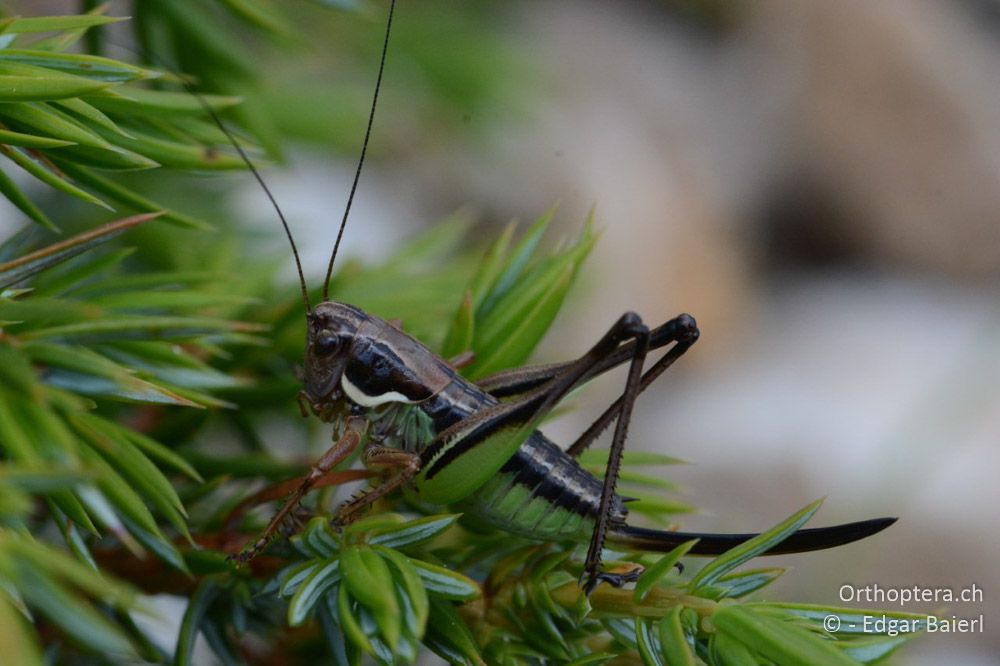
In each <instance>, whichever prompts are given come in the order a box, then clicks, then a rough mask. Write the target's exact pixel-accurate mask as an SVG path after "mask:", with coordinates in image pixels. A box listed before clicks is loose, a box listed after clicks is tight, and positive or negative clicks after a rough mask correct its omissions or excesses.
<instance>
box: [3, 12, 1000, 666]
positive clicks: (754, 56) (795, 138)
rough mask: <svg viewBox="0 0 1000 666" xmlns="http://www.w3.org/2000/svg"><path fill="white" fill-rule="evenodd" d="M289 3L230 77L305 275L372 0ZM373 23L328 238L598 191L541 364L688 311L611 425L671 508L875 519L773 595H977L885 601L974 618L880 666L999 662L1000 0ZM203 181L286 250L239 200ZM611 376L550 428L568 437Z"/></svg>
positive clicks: (576, 222)
mask: <svg viewBox="0 0 1000 666" xmlns="http://www.w3.org/2000/svg"><path fill="white" fill-rule="evenodd" d="M8 4H13V5H15V6H18V5H20V6H21V7H22V8H26V7H27V6H28V5H30V10H28V9H25V10H24V11H25V13H36V12H37V13H40V14H41V13H55V12H58V11H59V10H60V8H63V10H64V11H68V10H69V9H67V8H70V9H75V8H76V6H77V3H69V2H54V1H53V2H48V1H46V2H31V3H8ZM344 4H345V5H350V4H352V3H344ZM111 5H112V8H113V9H112V12H111V13H112V14H117V15H129V13H130V11H132V10H133V9H134V8H133V3H128V2H115V3H111ZM288 5H289V7H288V11H289V13H290V14H292V15H293V16H294V17H295V18H298V19H301V21H300V22H299V23H297V25H298V26H300V27H302V29H304V30H306V36H307V38H306V40H305V43H304V44H298V45H296V46H295V47H294V48H292V49H287V48H275V47H274V45H270V44H268V45H262V44H259V43H255V42H252V41H251V42H250V43H249V45H248V47H247V48H249V49H254V50H256V52H257V53H258V54H259V60H258V61H257V62H258V66H259V68H260V70H259V71H257V72H255V74H256V76H257V80H256V83H255V86H254V87H252V88H251V87H248V88H246V89H240V88H239V85H238V84H239V81H234V82H230V89H229V90H228V91H227V92H231V93H235V94H240V95H242V96H244V97H245V99H246V106H248V107H249V108H250V109H251V110H252V113H253V114H256V115H258V116H259V118H258V120H259V121H260V122H262V123H264V124H266V125H268V126H269V127H271V128H272V130H273V131H272V133H271V134H269V135H268V136H270V137H271V139H272V141H271V143H272V145H271V146H269V148H271V150H272V151H273V153H274V155H275V161H277V157H278V156H279V155H280V156H281V157H282V158H283V161H284V162H285V163H286V165H285V166H280V167H278V166H275V167H272V168H269V169H268V170H267V172H266V174H265V176H266V178H267V180H268V182H269V184H270V185H271V187H272V188H273V189H274V191H275V195H276V197H277V199H278V201H279V202H281V203H282V205H283V207H284V209H285V211H286V213H287V214H288V215H289V217H290V218H291V221H292V224H293V226H294V228H295V230H296V235H297V237H298V238H300V239H302V240H300V243H302V244H304V245H305V250H306V252H305V257H304V259H305V263H306V266H307V272H308V273H309V274H310V275H312V276H314V277H318V276H320V275H322V271H323V269H324V268H325V261H326V257H327V253H328V250H329V247H330V245H331V243H332V240H333V236H334V230H335V223H336V222H338V221H339V218H340V214H341V211H342V207H343V204H344V199H345V197H346V192H347V189H348V186H349V179H350V176H351V175H352V174H353V168H354V160H355V159H356V155H357V151H358V148H359V145H360V139H361V135H362V131H363V121H364V115H365V113H366V105H367V103H368V95H369V90H370V86H371V83H372V80H373V77H374V72H375V67H376V64H377V60H376V59H377V49H378V47H379V42H378V40H379V35H380V33H381V31H382V30H383V24H382V20H383V16H384V6H383V5H382V4H377V3H372V4H370V5H366V6H365V7H364V8H363V10H362V11H361V12H360V14H358V13H348V14H340V13H337V12H334V13H330V12H324V11H322V10H320V9H318V8H315V7H311V6H309V4H308V3H301V4H300V3H288ZM397 18H398V21H397V26H396V27H395V28H394V30H395V32H394V36H393V42H392V44H391V46H390V53H389V61H388V69H387V74H386V81H385V88H384V91H383V98H382V103H381V106H380V108H379V110H378V115H377V120H376V126H375V133H374V137H373V141H374V145H373V147H372V153H371V161H370V162H369V164H368V166H367V167H366V172H365V174H364V176H363V178H362V184H361V187H360V190H359V194H358V199H357V200H356V202H355V209H354V213H353V216H354V217H353V222H352V225H351V227H350V228H349V230H348V232H347V235H346V237H345V247H344V250H343V251H344V252H347V253H351V254H354V255H356V256H360V257H363V258H366V259H369V260H378V258H379V257H381V256H384V255H385V254H386V253H388V252H389V251H391V248H393V247H396V246H398V245H399V243H400V242H401V240H402V239H404V238H405V237H407V236H408V235H410V234H412V233H413V232H414V231H416V230H417V229H419V228H421V227H424V226H427V225H430V224H432V223H433V222H435V221H437V220H439V219H441V218H443V217H445V216H446V215H448V214H450V213H452V212H454V211H455V210H456V209H459V208H466V209H468V210H469V211H471V213H472V215H473V216H474V217H475V219H476V220H478V224H480V225H482V226H481V227H478V228H477V233H476V235H477V236H481V237H486V236H490V235H492V234H495V233H496V232H497V231H498V230H499V229H500V228H501V225H503V224H505V223H506V222H507V221H509V220H510V219H513V218H519V219H521V220H525V221H530V220H532V219H534V218H535V217H537V216H538V215H540V214H541V213H542V212H543V211H545V210H546V209H548V208H549V207H551V206H552V205H554V204H557V203H558V206H559V208H558V213H557V216H556V218H557V222H558V223H559V225H560V230H559V231H560V233H562V234H564V235H575V234H576V232H577V230H578V229H579V228H580V226H581V225H582V223H583V220H584V219H585V217H586V215H587V213H588V211H590V210H591V209H592V208H593V209H594V210H595V211H596V220H597V223H598V227H599V228H600V229H602V230H603V235H602V237H601V239H600V241H599V243H598V245H597V247H596V249H595V251H594V253H593V255H592V257H591V258H590V260H589V261H588V263H587V264H586V269H585V274H584V275H583V277H582V279H581V283H580V284H579V285H578V287H577V288H576V289H575V290H574V292H573V294H572V298H571V302H570V303H569V305H568V306H567V308H566V311H565V316H563V317H561V319H560V320H559V321H558V322H557V323H556V326H555V328H554V330H553V332H552V333H551V334H550V336H549V337H548V338H547V339H546V341H545V343H544V344H543V348H542V350H541V352H540V353H539V354H538V360H540V361H553V360H560V359H565V358H567V357H571V356H575V355H577V354H578V353H581V352H582V351H584V350H585V349H586V348H587V347H588V346H589V345H590V344H591V343H592V342H593V341H594V340H595V339H596V338H597V337H598V336H599V335H600V334H601V333H603V331H604V330H605V329H606V327H607V326H608V325H610V323H611V322H612V321H613V320H614V319H615V318H616V317H617V316H618V315H619V314H621V312H623V311H624V310H626V309H630V310H635V311H636V312H638V313H640V314H641V315H642V316H643V318H644V319H645V320H646V322H647V323H650V324H658V323H660V322H662V321H665V320H666V319H668V318H670V317H672V316H674V315H676V314H678V313H680V312H689V313H691V314H692V315H694V316H695V317H696V318H697V319H698V322H699V325H700V327H701V330H702V339H701V341H700V342H699V343H698V344H697V345H696V346H695V347H694V348H693V350H692V351H691V352H690V353H689V354H688V356H686V357H685V358H684V359H683V361H681V362H680V363H679V364H678V365H677V366H676V367H675V369H673V370H671V372H670V373H669V374H668V375H665V376H664V378H663V379H661V380H660V381H659V382H658V385H656V386H654V387H653V388H652V389H650V390H649V391H648V392H647V394H644V396H643V398H642V400H641V401H640V404H639V406H638V408H637V412H636V414H635V417H634V421H633V425H632V429H631V433H630V446H631V447H634V448H636V449H646V450H655V451H661V452H664V453H669V454H672V455H676V456H678V457H680V458H683V459H685V460H687V461H690V463H691V464H690V465H686V466H680V467H675V468H672V469H670V470H669V473H670V475H671V478H673V479H674V480H676V481H677V482H678V483H679V484H681V485H682V487H683V490H682V494H681V499H683V500H684V501H688V502H690V503H692V504H694V505H696V506H698V507H700V508H701V509H702V511H701V512H700V513H698V514H695V515H692V516H688V517H686V518H685V520H684V526H685V527H686V528H690V529H696V530H709V531H747V530H759V529H763V528H767V527H769V526H771V525H772V524H774V523H775V522H777V521H778V520H780V519H782V518H784V517H786V516H787V515H789V514H791V513H792V512H793V511H795V510H797V509H799V508H801V507H802V506H804V505H805V504H807V503H808V502H810V501H811V500H813V499H816V498H818V497H824V496H825V497H826V498H827V500H826V503H825V505H824V508H823V509H822V510H821V512H820V514H819V516H818V517H817V519H816V525H820V524H830V523H836V522H841V521H848V520H858V519H863V518H868V517H875V516H882V515H893V516H899V517H900V521H899V523H898V524H897V525H896V526H894V527H893V528H891V529H890V530H889V531H888V532H885V533H883V534H880V535H878V536H876V537H874V538H872V539H870V540H868V541H866V542H863V543H859V544H854V545H851V546H848V547H845V548H842V549H839V550H836V551H832V552H824V553H816V554H812V555H808V556H798V557H794V558H782V559H783V560H784V561H783V562H782V564H787V565H789V566H791V567H792V570H791V571H790V572H789V573H788V574H786V576H785V577H784V579H782V581H780V582H779V583H778V584H777V585H775V586H774V587H772V588H770V589H769V590H768V595H769V596H770V597H772V598H774V597H783V598H795V599H800V600H803V601H812V602H816V603H827V604H831V603H839V602H841V601H842V600H841V599H840V598H839V597H838V591H839V589H840V587H841V586H842V585H844V584H850V585H854V586H856V587H863V586H865V585H870V584H876V583H877V584H878V585H880V586H882V587H884V588H889V587H911V588H912V587H913V586H915V585H918V586H921V587H951V588H956V589H959V588H963V587H968V586H970V585H972V584H975V585H977V586H979V587H980V588H981V589H982V590H983V592H982V594H983V597H984V598H983V601H982V602H979V603H968V604H952V605H948V606H943V605H941V604H912V605H908V606H906V607H904V608H903V610H907V611H913V612H924V611H926V612H938V613H939V614H942V615H944V616H948V617H950V616H952V615H956V616H959V617H978V616H979V615H980V614H983V616H984V624H985V628H984V631H982V632H981V633H974V634H966V635H950V636H949V635H929V636H926V637H924V638H923V639H921V640H919V641H917V642H916V643H914V644H912V645H910V646H908V648H907V649H905V650H904V652H903V654H901V655H897V656H896V657H895V658H894V662H893V663H907V664H940V663H955V664H972V665H975V664H994V663H1000V659H998V658H997V657H996V656H995V654H996V653H998V652H1000V633H998V627H1000V570H998V569H997V567H996V566H995V561H994V560H995V557H996V556H997V554H998V553H1000V513H998V512H997V511H996V508H995V507H996V506H997V505H998V504H1000V490H998V488H1000V484H998V483H997V482H996V475H997V472H998V471H1000V451H998V447H997V443H998V439H1000V354H998V353H997V351H996V345H997V344H998V343H1000V300H998V296H1000V215H998V211H1000V2H997V1H996V0H956V1H954V2H950V3H942V2H932V1H930V0H907V1H903V0H900V1H891V2H877V3H875V2H865V1H862V0H852V1H847V2H839V3H829V2H821V1H820V0H808V1H802V0H754V1H753V2H737V1H732V0H677V1H676V2H665V1H664V2H654V1H652V0H650V1H646V2H639V1H631V0H630V1H628V2H615V3H611V2H596V1H593V2H588V1H576V0H574V1H567V0H560V1H556V0H533V1H530V2H528V1H521V2H511V1H507V2H486V1H480V2H473V3H461V5H460V4H459V3H450V2H443V1H441V2H438V1H428V2H421V3H413V2H407V1H406V0H402V1H401V2H400V5H399V8H398V16H397ZM118 55H120V54H118ZM306 139H308V140H306ZM226 183H227V184H228V185H229V186H232V187H235V188H237V189H238V190H239V194H237V195H233V202H234V204H235V206H236V210H237V211H238V215H236V217H237V218H239V219H240V224H241V225H245V226H243V227H241V228H244V229H253V230H255V231H254V233H255V236H257V237H260V238H266V239H267V240H266V243H265V244H264V245H263V246H262V247H263V248H265V249H263V250H261V252H262V253H263V254H262V256H264V257H267V258H268V261H271V260H273V261H277V262H284V261H285V256H286V253H287V250H286V249H285V247H284V246H283V245H282V243H283V240H282V238H281V237H280V236H279V235H278V227H277V221H276V219H275V218H274V216H273V215H272V214H270V213H269V212H268V211H267V210H266V208H265V206H264V199H263V195H262V193H261V192H260V190H259V189H258V188H256V187H255V186H254V185H253V183H252V181H250V179H249V178H248V177H246V176H233V177H227V179H226ZM213 187H218V186H216V185H213ZM0 215H2V216H3V218H4V220H3V224H4V225H10V226H13V225H14V224H15V223H16V224H20V223H21V219H20V218H19V217H18V215H17V214H16V212H15V211H14V210H13V209H12V208H11V207H9V206H6V205H4V206H3V208H2V210H0ZM289 263H290V262H289ZM288 275H289V277H290V276H291V275H292V273H291V268H290V267H289V269H288ZM404 325H405V322H404ZM622 381H623V380H622V377H621V376H615V377H612V378H609V379H605V380H603V381H601V382H598V383H597V384H596V385H595V386H594V387H592V388H591V389H590V390H588V391H586V392H584V393H583V394H581V395H580V396H579V397H577V398H576V400H575V402H574V407H575V408H574V410H573V411H572V412H570V413H568V414H566V415H565V416H564V417H562V418H561V419H560V420H559V421H558V422H556V423H553V424H551V426H550V427H549V428H547V432H548V433H549V434H550V435H552V436H554V437H556V438H557V439H558V440H559V441H564V442H568V441H571V440H572V438H573V436H574V434H575V433H578V432H579V431H580V430H581V429H582V428H583V427H585V426H586V425H587V424H589V420H590V419H591V418H593V416H595V415H596V414H597V413H599V412H600V411H601V409H602V408H603V406H605V405H606V404H607V403H608V401H610V400H611V399H613V398H614V396H615V395H616V393H617V392H618V391H620V390H621V382H622ZM844 572H850V573H849V574H845V573H844ZM845 575H849V576H850V578H848V579H845V578H844V576H845ZM847 605H850V604H847ZM855 605H860V606H867V607H879V606H880V605H879V604H874V603H862V604H855ZM884 607H885V608H895V609H897V610H898V606H896V607H894V606H892V605H890V604H885V605H884Z"/></svg>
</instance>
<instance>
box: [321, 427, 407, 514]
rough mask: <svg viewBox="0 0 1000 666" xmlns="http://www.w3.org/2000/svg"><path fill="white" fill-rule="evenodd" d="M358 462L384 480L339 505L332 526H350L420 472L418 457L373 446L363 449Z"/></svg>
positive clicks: (397, 450)
mask: <svg viewBox="0 0 1000 666" xmlns="http://www.w3.org/2000/svg"><path fill="white" fill-rule="evenodd" d="M362 461H363V462H364V465H365V467H366V468H367V469H370V470H372V471H382V472H383V473H385V474H386V475H388V478H386V479H385V480H384V481H383V482H382V483H380V484H379V485H377V486H375V487H374V488H369V489H367V490H364V491H362V492H361V493H359V494H358V495H356V496H354V497H353V498H351V499H350V500H348V501H347V502H345V503H344V504H342V505H341V506H340V508H339V509H337V515H336V516H335V517H334V519H333V524H334V525H337V526H343V525H347V524H349V523H352V522H354V521H355V520H357V518H358V515H359V514H360V512H361V510H362V509H364V508H365V507H367V506H370V505H371V504H373V503H374V502H376V501H377V500H379V499H381V498H382V497H385V496H386V495H388V494H389V493H391V492H392V491H393V490H395V489H396V488H399V487H400V486H401V485H403V484H404V483H406V482H407V481H409V480H410V479H412V478H413V477H414V476H416V474H417V472H419V471H420V456H418V455H416V454H413V453H407V452H406V451H400V450H399V449H393V448H390V447H388V446H382V445H381V444H378V443H375V442H370V443H369V444H368V445H367V446H365V450H364V453H363V454H362Z"/></svg>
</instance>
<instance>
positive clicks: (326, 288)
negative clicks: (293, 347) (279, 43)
mask: <svg viewBox="0 0 1000 666" xmlns="http://www.w3.org/2000/svg"><path fill="white" fill-rule="evenodd" d="M395 9H396V0H391V1H390V2H389V18H388V20H387V21H386V24H385V41H384V42H383V43H382V58H381V60H380V61H379V64H378V78H376V79H375V94H374V95H372V108H371V111H370V112H369V113H368V127H367V129H365V140H364V143H362V144H361V157H360V158H359V159H358V168H357V170H356V171H355V172H354V182H353V183H351V193H350V194H349V195H348V197H347V206H346V207H345V208H344V217H343V219H342V220H341V221H340V230H339V231H337V241H336V242H335V243H334V244H333V252H332V253H331V254H330V263H329V264H327V267H326V277H325V278H324V279H323V300H324V301H326V300H328V298H329V294H330V278H331V277H332V276H333V262H334V261H335V260H336V259H337V250H339V249H340V239H341V238H343V237H344V229H345V228H346V227H347V217H348V216H349V215H350V214H351V204H352V203H354V193H355V192H356V191H357V189H358V180H360V179H361V167H362V166H364V163H365V153H366V152H368V139H369V138H370V137H371V134H372V123H373V122H374V120H375V107H376V105H377V104H378V91H379V89H380V88H381V87H382V72H383V71H384V70H385V54H386V52H387V51H388V50H389V32H390V31H391V30H392V13H393V11H394V10H395Z"/></svg>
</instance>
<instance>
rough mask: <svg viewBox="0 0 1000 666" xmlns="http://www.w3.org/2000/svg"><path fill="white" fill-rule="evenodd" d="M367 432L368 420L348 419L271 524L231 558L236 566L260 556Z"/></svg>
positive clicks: (353, 417) (352, 417) (351, 417)
mask: <svg viewBox="0 0 1000 666" xmlns="http://www.w3.org/2000/svg"><path fill="white" fill-rule="evenodd" d="M367 430H368V420H367V419H365V418H362V417H360V416H349V417H348V418H347V421H346V425H345V428H344V433H343V435H341V436H340V438H339V439H338V440H337V441H336V442H335V443H334V445H333V446H331V447H330V449H329V450H328V451H327V452H326V453H324V454H323V456H322V457H321V458H320V459H319V460H317V461H316V463H315V464H313V466H312V467H311V468H310V469H309V473H308V474H306V475H305V476H304V477H303V478H302V481H301V482H300V483H299V485H298V487H297V488H295V490H293V491H292V492H291V493H290V494H289V495H288V499H287V500H286V501H285V503H284V504H282V505H281V508H280V509H278V511H277V512H276V513H275V514H274V517H273V518H271V522H269V523H268V524H267V527H266V528H265V529H264V531H263V532H262V533H261V535H260V537H259V538H258V539H257V540H256V541H255V542H254V543H253V545H252V546H250V547H249V548H246V549H244V550H243V551H241V552H240V553H239V554H237V555H235V556H233V558H234V559H235V560H236V561H237V563H238V564H241V565H242V564H246V563H247V562H249V561H250V560H252V559H253V558H254V557H256V556H257V554H258V553H260V551H261V550H263V549H264V547H265V546H266V545H267V544H268V542H270V541H271V539H273V538H274V535H275V534H277V532H278V528H279V527H281V524H282V523H283V522H284V521H285V519H286V518H287V517H288V515H289V514H290V513H291V512H292V511H294V510H295V507H297V506H298V504H299V502H301V501H302V498H303V497H305V496H306V494H307V493H308V492H309V491H310V490H311V489H312V487H313V486H314V485H315V484H316V482H317V481H318V480H319V479H321V478H322V477H323V476H325V475H326V474H328V473H330V472H331V471H332V470H333V469H334V468H335V467H336V466H337V465H339V464H340V463H341V462H343V461H344V460H346V459H347V457H348V456H349V455H351V453H353V452H354V450H355V449H356V448H357V447H358V445H359V444H360V443H361V440H362V439H363V438H364V436H365V432H366V431H367Z"/></svg>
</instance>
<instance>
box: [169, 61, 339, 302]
mask: <svg viewBox="0 0 1000 666" xmlns="http://www.w3.org/2000/svg"><path fill="white" fill-rule="evenodd" d="M178 78H179V79H180V82H181V85H183V86H184V88H185V89H186V90H187V91H188V92H189V93H191V94H192V95H194V97H195V99H197V100H198V103H199V104H201V106H202V108H203V109H205V111H206V112H207V113H208V115H209V116H211V118H212V120H214V121H215V124H216V125H218V126H219V129H220V130H222V133H223V134H225V135H226V138H227V139H229V143H231V144H232V146H233V148H235V149H236V152H237V153H239V154H240V157H241V158H243V161H244V162H245V163H246V165H247V168H248V169H250V173H252V174H253V177H254V178H255V179H256V180H257V182H258V183H259V184H260V186H261V188H263V190H264V194H266V195H267V198H268V200H269V201H270V202H271V207H272V208H274V210H275V212H276V213H277V214H278V219H279V220H281V226H282V227H283V228H284V229H285V236H286V237H287V238H288V244H289V245H291V246H292V256H294V257H295V270H296V271H297V272H298V274H299V287H300V288H301V289H302V304H303V305H304V306H305V308H306V315H308V314H309V313H310V312H312V305H310V303H309V289H308V288H307V287H306V277H305V274H304V273H303V272H302V260H301V259H300V258H299V248H298V247H296V246H295V239H294V238H293V237H292V230H291V228H290V227H289V226H288V220H286V219H285V214H284V213H283V212H282V211H281V206H279V205H278V200H277V199H275V198H274V194H272V193H271V188H269V187H268V186H267V183H265V182H264V178H263V177H262V176H261V175H260V171H258V170H257V167H255V166H254V164H253V162H252V161H251V160H250V157H249V156H248V155H247V154H246V151H244V150H243V146H241V145H240V142H239V141H237V140H236V137H235V136H233V133H232V132H230V131H229V129H228V128H226V126H225V124H223V122H222V119H221V118H219V114H217V113H216V112H215V109H213V108H212V106H211V105H210V104H209V103H208V101H207V100H205V98H204V97H202V96H201V95H200V94H199V93H198V91H197V90H195V89H194V88H192V87H191V85H190V84H188V82H187V81H185V80H184V77H183V76H178ZM323 299H324V300H326V296H324V297H323Z"/></svg>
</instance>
